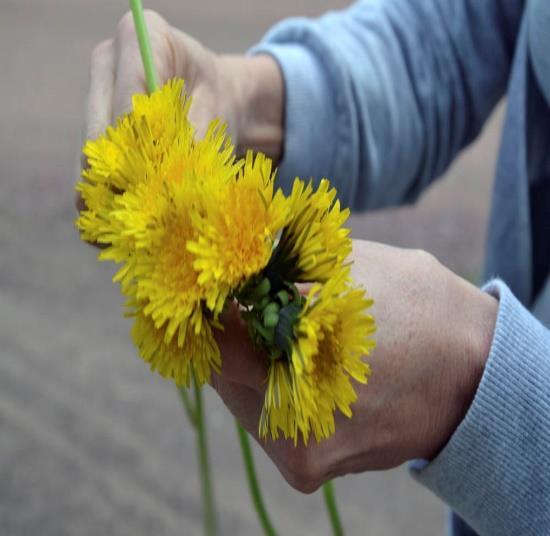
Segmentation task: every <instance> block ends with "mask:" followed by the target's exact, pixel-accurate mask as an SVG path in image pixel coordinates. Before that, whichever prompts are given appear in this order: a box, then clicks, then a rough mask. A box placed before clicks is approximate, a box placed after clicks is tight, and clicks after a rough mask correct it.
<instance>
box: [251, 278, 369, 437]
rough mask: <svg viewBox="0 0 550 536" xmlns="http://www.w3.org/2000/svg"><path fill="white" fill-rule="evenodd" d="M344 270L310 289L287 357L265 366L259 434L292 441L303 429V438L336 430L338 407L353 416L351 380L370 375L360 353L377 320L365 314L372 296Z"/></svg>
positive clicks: (365, 348) (365, 349) (362, 380)
mask: <svg viewBox="0 0 550 536" xmlns="http://www.w3.org/2000/svg"><path fill="white" fill-rule="evenodd" d="M348 274H349V270H347V269H344V270H341V272H340V273H339V274H337V275H336V276H334V277H333V278H331V279H330V280H329V281H327V282H326V283H325V284H324V285H314V286H313V287H312V289H311V290H310V292H309V294H308V296H307V300H306V304H305V307H304V309H303V312H302V314H301V315H300V317H299V319H298V321H297V323H296V324H295V327H294V342H293V345H292V352H291V355H290V357H289V359H288V360H286V361H284V360H283V361H277V362H275V363H274V364H273V365H272V366H271V367H270V370H269V379H268V386H267V391H266V396H265V401H264V411H263V413H262V421H261V423H260V435H261V436H262V437H266V436H267V435H271V436H272V437H273V438H277V437H278V435H279V433H280V432H282V433H283V436H284V437H291V438H293V439H294V441H295V442H296V441H297V440H298V436H299V435H300V434H301V435H302V438H303V440H304V442H305V443H307V441H308V439H309V436H310V434H313V436H314V437H315V439H316V440H317V441H320V440H321V439H324V438H327V437H329V436H330V435H332V433H334V429H335V420H334V413H335V411H336V410H339V411H340V412H341V413H342V414H344V415H345V416H347V417H351V404H353V402H355V401H356V400H357V393H356V391H355V389H354V385H353V381H356V382H359V383H366V382H367V379H368V377H369V375H370V368H369V366H368V364H367V363H365V361H364V356H366V355H368V354H369V353H370V352H371V351H372V349H373V348H374V341H373V339H371V338H370V336H371V335H372V333H373V332H374V331H375V324H374V319H373V318H372V316H370V315H368V314H367V313H366V310H367V309H368V307H370V305H371V303H372V301H371V300H368V299H367V298H365V294H364V291H363V290H361V289H354V288H352V287H351V286H350V284H349V275H348Z"/></svg>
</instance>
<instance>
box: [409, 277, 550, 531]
mask: <svg viewBox="0 0 550 536" xmlns="http://www.w3.org/2000/svg"><path fill="white" fill-rule="evenodd" d="M484 290H485V291H486V292H489V293H491V294H493V295H495V296H496V297H498V299H499V301H500V305H499V312H498V317H497V322H496V328H495V333H494V337H493V342H492V345H491V350H490V354H489V359H488V361H487V365H486V367H485V371H484V374H483V376H482V378H481V382H480V384H479V387H478V389H477V392H476V395H475V397H474V400H473V402H472V405H471V406H470V408H469V410H468V413H467V414H466V417H465V418H464V420H463V421H462V423H461V424H460V425H459V426H458V428H457V429H456V431H455V433H454V434H453V436H452V437H451V439H450V440H449V442H448V444H447V445H446V446H445V447H444V449H443V450H442V451H441V453H440V454H439V455H438V456H437V457H436V458H435V459H434V460H433V461H431V462H430V463H428V462H426V461H420V460H417V461H415V462H412V464H411V466H410V469H411V473H412V475H413V476H414V478H415V479H416V480H418V481H419V482H420V483H421V484H423V485H424V486H426V487H428V488H429V489H431V490H432V491H433V492H434V493H436V494H437V495H438V496H439V497H441V498H442V499H443V500H444V501H445V502H446V503H447V504H449V505H450V507H451V508H452V509H453V511H454V512H456V513H457V514H458V515H459V516H460V518H462V519H463V520H464V521H465V522H466V523H467V524H468V525H469V526H470V527H472V528H473V529H474V530H475V531H476V532H477V533H478V534H481V535H498V536H519V535H521V536H542V535H548V534H550V330H548V329H546V328H545V327H544V326H543V325H542V324H540V323H539V322H538V321H537V320H536V319H535V317H534V316H533V315H532V314H531V313H530V312H529V311H528V310H527V309H525V308H524V307H523V305H521V304H520V302H519V301H518V300H517V299H516V298H515V297H514V296H513V294H512V293H511V291H510V290H509V289H508V287H507V286H506V285H505V284H504V283H502V282H500V281H493V282H491V283H489V284H488V285H486V286H485V289H484ZM452 523H453V527H452V528H453V530H454V533H455V534H457V535H458V534H460V535H464V536H466V535H469V534H472V532H471V531H470V529H469V528H468V527H467V526H466V525H465V524H464V523H463V522H462V521H461V519H458V518H456V517H454V518H453V520H452Z"/></svg>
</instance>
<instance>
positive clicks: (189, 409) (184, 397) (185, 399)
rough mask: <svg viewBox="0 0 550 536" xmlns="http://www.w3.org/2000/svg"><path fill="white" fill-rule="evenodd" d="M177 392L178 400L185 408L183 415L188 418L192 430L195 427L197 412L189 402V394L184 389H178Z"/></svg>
mask: <svg viewBox="0 0 550 536" xmlns="http://www.w3.org/2000/svg"><path fill="white" fill-rule="evenodd" d="M178 392H179V394H180V399H181V402H182V404H183V407H184V408H185V413H187V417H189V421H190V422H191V424H192V425H193V428H196V427H197V412H196V410H195V408H194V407H193V403H192V402H191V400H189V394H188V392H187V388H186V387H178Z"/></svg>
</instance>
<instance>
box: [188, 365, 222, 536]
mask: <svg viewBox="0 0 550 536" xmlns="http://www.w3.org/2000/svg"><path fill="white" fill-rule="evenodd" d="M193 385H194V388H195V416H196V429H197V447H198V451H199V467H200V475H201V485H202V505H203V523H204V534H205V535H206V536H215V534H216V532H217V529H216V510H215V505H214V490H213V488H212V475H211V473H210V464H209V463H208V444H207V441H206V422H205V416H204V408H203V403H202V390H201V388H200V386H199V384H198V382H197V378H196V376H195V374H194V373H193Z"/></svg>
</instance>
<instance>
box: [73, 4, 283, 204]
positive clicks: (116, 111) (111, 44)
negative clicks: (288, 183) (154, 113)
mask: <svg viewBox="0 0 550 536" xmlns="http://www.w3.org/2000/svg"><path fill="white" fill-rule="evenodd" d="M145 20H146V23H147V27H148V29H149V33H150V36H151V46H152V49H153V55H154V60H155V67H156V70H157V73H158V78H159V81H160V83H161V84H162V83H165V82H166V81H167V80H169V79H170V78H174V77H178V78H183V79H184V80H185V84H186V85H185V87H186V91H187V93H188V94H189V95H190V96H191V98H192V103H191V108H190V111H189V118H190V120H191V122H192V123H193V124H194V126H195V128H196V135H197V136H198V137H201V136H202V135H203V134H204V133H205V132H206V129H207V127H208V124H209V122H210V121H211V120H213V119H216V118H221V119H222V120H224V121H225V122H226V123H227V126H228V131H229V134H230V135H231V137H232V141H233V144H234V145H235V148H236V150H237V152H238V153H243V152H244V151H245V150H246V149H249V148H250V149H256V150H261V151H263V152H265V153H266V154H267V155H268V156H270V157H272V158H273V159H274V160H275V161H277V160H278V159H279V157H280V154H281V150H282V139H283V134H282V132H283V125H282V123H283V119H282V115H283V81H282V75H281V72H280V69H279V67H278V65H277V63H276V62H275V60H274V59H273V58H271V57H270V56H267V55H260V56H255V57H247V56H244V55H220V54H215V53H214V52H212V51H211V50H209V49H207V48H206V47H204V46H203V45H201V44H200V43H199V42H198V41H196V40H195V39H193V38H192V37H190V36H189V35H187V34H185V33H183V32H182V31H180V30H178V29H176V28H173V27H172V26H170V25H169V24H168V23H167V22H166V20H164V19H163V18H162V17H161V16H160V15H158V14H157V13H155V12H153V11H146V13H145ZM146 91H147V87H146V82H145V74H144V69H143V64H142V61H141V56H140V51H139V46H138V42H137V38H136V32H135V27H134V22H133V19H132V15H131V13H130V12H129V13H127V14H126V15H124V17H122V19H121V20H120V22H119V23H118V26H117V29H116V33H115V36H114V37H113V38H111V39H107V40H105V41H103V42H101V43H100V44H99V45H97V46H96V47H95V49H94V51H93V53H92V57H91V65H90V88H89V94H88V104H87V109H86V126H85V138H86V139H95V138H97V137H98V136H99V135H100V134H101V133H103V132H104V131H105V129H106V128H107V126H108V125H109V124H111V123H113V122H114V120H115V118H116V117H117V116H119V115H121V114H124V113H126V112H129V111H130V110H131V107H132V96H133V95H135V94H136V93H146ZM79 208H82V207H81V206H80V205H79Z"/></svg>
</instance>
